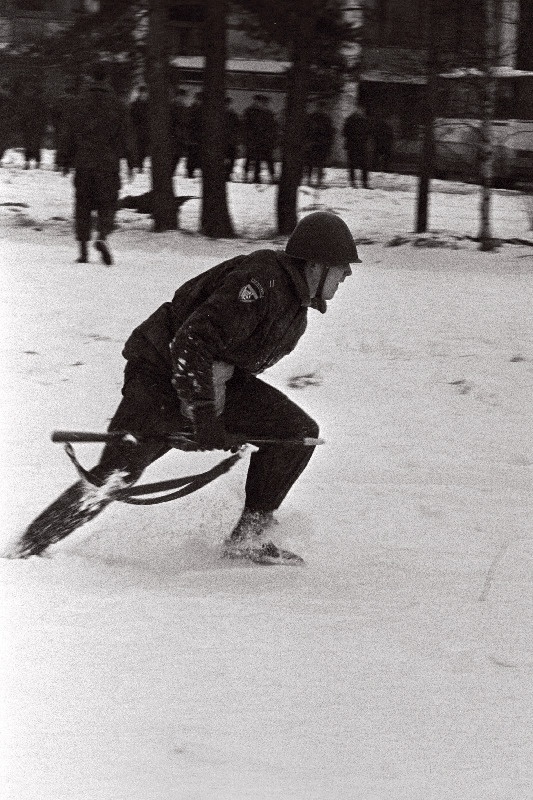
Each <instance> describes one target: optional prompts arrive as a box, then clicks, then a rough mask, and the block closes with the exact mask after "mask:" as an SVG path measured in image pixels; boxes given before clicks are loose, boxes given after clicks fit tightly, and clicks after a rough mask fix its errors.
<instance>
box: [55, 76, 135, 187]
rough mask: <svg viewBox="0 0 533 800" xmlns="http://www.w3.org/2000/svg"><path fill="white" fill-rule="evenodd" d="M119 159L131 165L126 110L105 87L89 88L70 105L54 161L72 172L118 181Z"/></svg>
mask: <svg viewBox="0 0 533 800" xmlns="http://www.w3.org/2000/svg"><path fill="white" fill-rule="evenodd" d="M121 158H127V160H128V165H129V166H130V167H131V166H133V164H134V162H135V157H134V148H133V145H132V141H131V134H130V130H129V126H128V119H127V113H126V109H125V107H124V106H123V104H122V103H121V102H120V100H119V99H118V97H117V96H116V94H115V93H114V91H113V90H112V89H111V88H110V87H109V86H106V85H105V84H98V85H95V86H91V87H90V88H89V89H88V90H87V91H85V92H83V93H82V94H81V95H79V96H78V97H77V98H76V100H75V101H74V103H73V104H72V108H71V110H70V114H69V118H68V120H66V124H65V128H64V131H63V133H62V136H61V141H60V145H59V152H58V162H59V163H60V164H62V165H64V166H65V167H66V168H69V169H70V168H71V167H74V169H75V170H76V172H78V171H90V170H96V171H98V172H99V173H100V174H102V175H109V177H110V180H112V181H113V182H118V179H119V173H120V159H121Z"/></svg>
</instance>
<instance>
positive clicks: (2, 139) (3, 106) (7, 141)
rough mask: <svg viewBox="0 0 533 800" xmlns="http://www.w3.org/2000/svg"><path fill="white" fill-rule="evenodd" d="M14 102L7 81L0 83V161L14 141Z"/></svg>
mask: <svg viewBox="0 0 533 800" xmlns="http://www.w3.org/2000/svg"><path fill="white" fill-rule="evenodd" d="M15 128H16V125H15V103H14V101H13V96H12V93H11V89H10V87H9V85H8V84H7V83H3V84H1V85H0V163H1V162H2V159H3V157H4V153H5V151H6V150H8V149H9V148H10V147H12V146H13V144H14V142H15Z"/></svg>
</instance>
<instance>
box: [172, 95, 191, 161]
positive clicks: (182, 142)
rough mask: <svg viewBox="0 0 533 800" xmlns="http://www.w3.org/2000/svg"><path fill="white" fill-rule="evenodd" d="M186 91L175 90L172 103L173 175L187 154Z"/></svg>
mask: <svg viewBox="0 0 533 800" xmlns="http://www.w3.org/2000/svg"><path fill="white" fill-rule="evenodd" d="M186 95H187V92H186V91H185V89H174V90H173V93H172V100H171V103H170V151H171V155H172V175H174V173H175V172H176V169H177V168H178V166H179V163H180V161H181V159H182V158H183V157H184V155H185V154H186V152H187V106H186V105H185V101H184V98H185V97H186Z"/></svg>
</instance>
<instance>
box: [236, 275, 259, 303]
mask: <svg viewBox="0 0 533 800" xmlns="http://www.w3.org/2000/svg"><path fill="white" fill-rule="evenodd" d="M264 296H265V290H264V289H263V287H262V286H261V284H260V283H259V281H258V280H257V279H256V278H252V279H251V280H250V282H249V283H247V284H246V285H245V286H243V287H242V289H241V290H240V291H239V300H240V301H241V303H254V302H255V301H256V300H260V299H261V298H262V297H264Z"/></svg>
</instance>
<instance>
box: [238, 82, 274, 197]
mask: <svg viewBox="0 0 533 800" xmlns="http://www.w3.org/2000/svg"><path fill="white" fill-rule="evenodd" d="M269 104H270V98H269V97H267V96H266V95H264V94H256V95H254V98H253V102H252V104H251V105H250V106H248V108H246V109H245V110H244V115H243V134H244V143H245V147H246V161H245V165H244V179H245V180H246V181H248V180H250V174H252V175H253V182H254V183H261V167H262V164H263V162H264V163H265V164H266V167H267V169H268V172H269V175H270V180H271V182H272V183H275V182H276V175H275V169H274V150H275V147H276V143H277V139H278V123H277V120H276V117H275V114H274V112H273V111H272V110H271V109H270V108H269Z"/></svg>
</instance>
